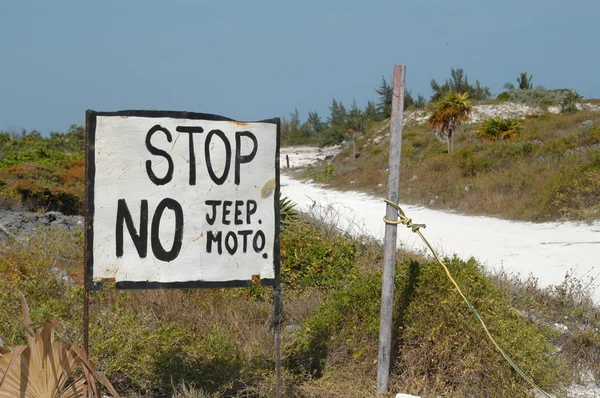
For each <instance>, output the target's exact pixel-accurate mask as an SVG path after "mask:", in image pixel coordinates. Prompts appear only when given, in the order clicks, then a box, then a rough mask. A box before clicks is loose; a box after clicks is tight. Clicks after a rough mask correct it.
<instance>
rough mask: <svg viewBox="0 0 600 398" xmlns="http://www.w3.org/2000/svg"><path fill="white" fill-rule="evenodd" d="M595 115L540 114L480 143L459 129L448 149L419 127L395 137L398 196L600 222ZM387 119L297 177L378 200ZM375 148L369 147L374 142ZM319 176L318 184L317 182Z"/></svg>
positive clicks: (532, 217)
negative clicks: (504, 136)
mask: <svg viewBox="0 0 600 398" xmlns="http://www.w3.org/2000/svg"><path fill="white" fill-rule="evenodd" d="M599 117H600V113H597V112H583V111H582V112H577V113H574V114H570V115H554V114H543V115H540V116H539V117H532V118H527V119H525V120H524V122H523V125H522V128H521V132H520V133H519V134H518V136H517V137H515V138H513V139H508V140H499V141H494V142H482V141H480V140H479V139H478V138H477V137H476V135H475V134H474V133H475V131H477V130H478V128H479V127H478V126H477V125H467V126H463V128H462V129H461V131H460V132H459V134H458V135H457V137H456V140H455V151H454V152H453V153H451V154H448V153H447V152H446V147H445V143H440V142H439V141H438V140H436V139H435V137H434V136H433V133H432V132H431V131H430V129H429V128H427V127H426V126H424V125H420V126H410V127H407V128H405V129H404V131H403V141H402V168H401V191H400V198H401V201H402V202H403V203H411V204H418V205H425V206H429V207H431V208H435V209H441V210H453V211H458V212H461V213H467V214H476V215H491V216H497V217H502V218H507V219H518V220H528V221H550V220H564V219H571V220H595V219H598V218H600V123H595V124H594V125H592V126H589V127H585V126H581V122H582V121H584V120H597V119H598V118H599ZM387 131H389V120H387V121H385V122H382V123H380V124H375V125H374V126H372V128H371V129H370V131H369V132H368V133H367V134H365V135H364V136H362V137H360V138H359V140H358V142H357V150H358V152H359V153H360V154H361V156H360V157H359V158H357V159H355V158H354V157H352V154H351V152H352V150H351V148H347V149H345V150H344V151H343V152H341V153H340V154H339V155H337V156H336V157H335V158H334V159H333V160H332V161H331V162H330V163H322V164H319V165H316V166H313V167H309V168H307V169H306V170H300V171H297V173H298V175H300V176H301V177H304V178H312V179H314V180H315V181H317V180H318V181H319V182H321V183H324V184H326V185H328V186H330V187H333V188H336V189H340V190H349V189H352V190H362V191H366V192H369V193H371V194H374V195H377V196H384V195H385V192H386V185H387V174H388V173H387V165H388V158H389V149H388V139H387V138H385V139H383V140H375V138H377V137H381V136H383V135H384V133H386V132H387ZM378 141H379V143H376V142H378ZM325 177H326V178H325Z"/></svg>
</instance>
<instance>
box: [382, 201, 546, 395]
mask: <svg viewBox="0 0 600 398" xmlns="http://www.w3.org/2000/svg"><path fill="white" fill-rule="evenodd" d="M384 200H385V202H386V203H387V204H388V205H390V206H392V207H393V208H395V209H396V210H397V211H398V217H399V220H397V221H392V220H388V219H387V218H385V217H384V218H383V221H384V222H385V223H386V224H393V225H399V224H402V225H406V227H407V228H410V229H411V230H412V232H414V233H416V234H417V235H419V236H420V237H421V239H422V240H423V242H424V243H425V244H426V245H427V247H429V250H431V253H433V256H434V257H435V259H436V260H437V262H438V263H440V265H441V266H442V267H443V268H444V271H446V275H448V278H449V279H450V281H451V282H452V284H453V285H454V287H455V288H456V290H457V291H458V293H459V294H460V296H461V297H462V298H463V300H464V301H465V303H467V306H468V307H469V309H470V310H471V311H472V312H473V314H475V317H476V318H477V319H478V320H479V322H480V323H481V326H482V327H483V330H484V331H485V333H486V334H487V336H488V338H489V339H490V340H491V341H492V343H493V344H494V346H495V347H496V348H497V349H498V351H500V353H501V354H502V356H503V357H504V358H505V359H506V361H507V362H508V363H509V364H510V366H512V367H513V369H514V370H516V371H517V373H518V374H519V375H520V376H521V377H522V378H523V379H525V380H526V381H527V382H528V383H529V384H531V385H532V386H533V387H534V388H535V389H536V390H538V391H539V392H541V393H542V394H544V396H545V397H548V398H550V395H549V394H548V393H547V392H546V391H544V390H542V389H541V387H539V386H538V385H537V384H535V383H534V382H533V380H532V379H531V378H530V377H529V376H527V375H526V374H525V372H523V371H522V370H521V369H520V368H519V367H518V366H517V364H515V363H514V362H513V360H512V359H511V358H510V357H509V356H508V354H507V353H506V351H504V349H503V348H502V347H500V345H499V344H498V343H497V342H496V340H495V339H494V337H492V334H491V333H490V331H489V330H488V328H487V326H486V325H485V322H483V319H481V316H479V313H478V312H477V310H476V309H475V307H474V306H473V304H471V302H470V301H469V299H467V297H466V296H465V295H464V294H463V292H462V290H460V287H459V286H458V284H457V283H456V281H455V280H454V278H453V277H452V274H450V270H448V267H447V266H446V264H444V262H443V261H442V259H441V258H440V257H439V256H438V254H437V253H436V251H435V250H433V247H431V244H429V241H428V240H427V239H425V237H424V236H423V234H422V233H421V231H420V229H421V228H425V224H413V222H412V220H411V219H410V218H408V217H406V215H405V214H404V211H402V209H401V208H400V206H399V205H397V204H396V203H394V202H391V201H389V200H386V199H384Z"/></svg>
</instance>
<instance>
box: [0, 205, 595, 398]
mask: <svg viewBox="0 0 600 398" xmlns="http://www.w3.org/2000/svg"><path fill="white" fill-rule="evenodd" d="M281 239H282V248H284V250H285V251H286V254H285V255H283V254H282V273H283V275H282V279H283V280H284V282H285V284H284V303H285V311H284V316H283V319H282V335H283V342H284V350H283V359H284V369H283V380H284V385H285V389H286V391H285V396H286V397H288V396H289V397H324V396H327V397H335V396H340V397H342V396H344V397H364V396H373V395H375V380H376V375H375V369H376V364H375V361H376V358H377V350H378V341H377V340H378V327H379V321H378V317H379V298H380V294H381V293H380V288H381V277H380V272H379V268H380V264H381V261H382V248H381V247H380V246H379V244H378V243H377V242H374V241H372V240H369V239H364V238H359V239H350V238H349V237H348V236H346V235H345V234H344V233H342V232H339V231H336V229H335V228H334V227H332V226H330V225H328V224H325V223H323V222H322V221H318V220H314V219H311V218H307V217H306V216H301V217H299V218H298V219H296V220H294V221H292V222H290V224H289V225H288V226H287V227H286V228H285V229H284V231H283V232H282V238H281ZM81 245H82V233H81V231H76V232H66V231H62V230H59V229H54V228H50V229H48V228H45V229H40V230H38V231H37V232H36V233H33V234H29V235H28V236H27V238H26V239H25V238H23V239H22V244H18V243H16V242H15V241H12V240H5V241H3V242H0V253H1V256H0V274H1V277H0V292H1V293H0V308H1V310H0V335H5V336H7V337H9V338H11V339H13V340H14V341H15V343H19V335H20V330H19V326H18V324H17V322H15V320H16V319H19V312H20V308H19V303H18V300H17V298H16V292H17V290H20V291H23V292H24V294H25V296H26V297H27V299H28V301H29V304H30V308H31V315H32V318H33V319H34V321H36V322H42V321H43V320H44V319H50V318H54V319H57V320H58V322H60V323H61V325H62V326H63V328H64V330H65V333H64V334H63V335H61V336H60V337H61V339H63V340H64V341H73V342H75V343H77V344H81V332H80V331H81V314H82V305H81V304H82V287H81V276H82V273H81V264H82V250H81V247H82V246H81ZM327 253H330V254H331V255H334V257H331V258H330V261H329V262H327V261H321V262H317V263H315V261H317V260H318V259H319V258H321V259H326V258H327V256H328V254H327ZM398 259H399V260H398V266H397V271H396V275H397V277H396V303H395V316H394V319H395V322H396V323H395V328H394V340H393V342H394V349H393V371H392V376H391V389H392V390H393V391H406V392H412V393H414V394H422V396H436V395H440V394H441V395H444V396H469V395H473V394H474V395H480V394H481V392H486V393H487V394H488V395H489V396H499V397H503V396H515V395H516V396H525V395H527V394H529V393H530V392H531V390H530V387H529V386H528V385H527V384H526V383H525V382H523V381H522V380H520V379H519V378H518V377H517V376H516V375H515V373H514V372H512V371H511V370H510V368H509V367H508V364H506V363H505V362H504V360H503V358H502V357H501V356H500V355H499V354H498V353H497V352H496V351H495V350H494V348H493V347H492V346H491V344H490V343H489V341H487V340H486V339H485V336H484V335H483V331H482V330H481V329H480V326H479V324H478V323H477V321H476V320H475V319H474V318H473V316H472V314H471V313H470V312H469V311H468V309H467V308H466V307H465V305H464V303H462V301H461V300H460V298H459V297H458V295H457V294H456V292H455V291H454V290H453V288H452V286H451V285H450V283H449V281H448V280H447V278H446V277H445V275H444V274H443V271H442V270H441V269H440V268H439V266H437V265H436V264H434V263H432V262H430V261H429V260H426V259H424V258H422V257H419V256H418V255H415V254H409V253H404V252H399V257H398ZM447 261H448V265H449V266H450V269H451V270H452V272H453V274H454V276H455V278H456V279H457V281H458V282H459V284H460V285H461V286H462V287H463V288H464V290H465V293H466V294H467V295H468V297H469V298H470V299H471V300H472V301H473V303H474V305H475V306H476V307H477V308H478V310H479V311H480V312H481V314H482V316H483V317H484V318H485V320H486V322H487V323H488V326H489V327H490V329H491V331H492V333H493V334H494V335H495V336H496V337H497V338H498V340H499V342H500V343H501V344H502V345H503V346H504V347H505V349H506V350H507V351H508V352H509V354H510V355H511V356H512V357H513V359H514V360H515V361H516V362H517V363H518V364H519V365H520V366H521V367H522V368H523V369H525V371H527V372H528V374H530V375H532V376H533V377H534V379H535V380H536V382H538V383H540V384H541V385H542V386H543V387H545V388H549V389H552V390H553V391H562V390H563V389H564V388H565V387H566V386H567V384H568V382H569V381H570V380H577V378H578V377H579V375H580V373H578V372H588V371H591V372H593V373H594V374H596V375H597V376H598V371H599V369H598V367H597V364H598V363H599V361H598V359H599V353H600V341H599V336H598V329H597V328H598V327H599V326H600V312H599V310H598V308H597V307H594V306H593V304H592V303H591V301H590V300H589V295H588V292H587V291H586V286H587V283H583V282H577V281H574V280H571V279H570V278H567V279H566V280H565V282H564V283H563V284H561V285H560V286H554V287H551V288H549V289H541V288H539V286H537V284H536V283H535V281H534V280H529V281H524V282H523V281H519V280H514V279H512V278H510V277H509V276H507V275H503V274H496V275H493V276H491V277H490V276H487V275H486V274H485V273H484V272H483V270H482V268H481V266H480V265H479V264H477V263H476V262H475V261H474V260H468V261H463V260H460V259H457V258H451V259H448V260H447ZM338 268H339V269H338ZM56 269H59V270H61V271H63V272H61V273H57V271H56ZM340 271H342V272H340ZM66 275H68V276H69V277H68V278H67V277H66ZM271 295H272V293H271V290H270V289H268V288H261V287H258V286H255V287H253V288H251V289H212V290H177V291H132V292H123V291H115V290H114V287H112V286H109V285H106V286H105V288H104V290H102V291H100V292H96V293H94V294H93V295H92V307H91V308H92V311H91V314H92V318H91V319H92V320H91V335H90V339H91V340H90V341H91V348H92V350H91V353H90V357H91V359H92V361H93V363H94V364H95V365H96V367H97V368H98V369H99V370H101V371H103V372H105V373H106V374H107V376H108V377H109V379H110V381H111V383H112V384H113V385H114V386H115V387H116V388H117V390H118V391H120V392H121V393H122V394H123V396H130V397H139V396H148V395H149V394H150V395H152V396H156V397H171V396H176V397H197V396H198V397H208V396H231V397H233V396H238V397H270V396H273V394H274V389H275V384H274V362H273V336H272V331H271V330H270V325H271V322H272V309H273V303H272V299H271ZM565 317H566V318H565ZM556 322H559V323H562V324H564V325H565V326H566V327H567V328H568V332H565V331H564V330H562V329H557V328H556V327H555V325H554V323H556ZM558 347H561V349H558Z"/></svg>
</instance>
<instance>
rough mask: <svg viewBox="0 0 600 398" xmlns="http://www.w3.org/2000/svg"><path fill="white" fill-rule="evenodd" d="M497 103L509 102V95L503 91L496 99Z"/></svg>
mask: <svg viewBox="0 0 600 398" xmlns="http://www.w3.org/2000/svg"><path fill="white" fill-rule="evenodd" d="M496 100H497V101H500V102H507V101H509V100H510V94H509V93H508V92H507V91H503V92H501V93H500V94H498V96H497V97H496Z"/></svg>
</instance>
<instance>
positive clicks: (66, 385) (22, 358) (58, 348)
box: [0, 294, 119, 398]
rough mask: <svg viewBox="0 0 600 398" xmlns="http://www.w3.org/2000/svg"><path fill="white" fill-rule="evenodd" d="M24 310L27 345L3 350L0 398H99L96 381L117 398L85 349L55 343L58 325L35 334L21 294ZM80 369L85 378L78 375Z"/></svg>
mask: <svg viewBox="0 0 600 398" xmlns="http://www.w3.org/2000/svg"><path fill="white" fill-rule="evenodd" d="M21 307H22V308H23V318H24V320H23V329H24V330H25V333H26V337H27V341H28V345H27V346H23V345H18V346H15V345H13V344H12V343H8V344H7V345H6V346H4V347H0V398H15V397H20V398H81V397H83V398H95V397H100V393H99V391H98V388H97V386H96V380H98V381H99V382H101V383H102V384H103V385H104V386H105V387H106V389H107V390H108V392H109V393H110V394H112V395H113V397H115V398H118V396H119V394H118V393H117V392H116V391H115V389H114V388H113V386H112V385H111V384H110V382H109V381H108V379H107V378H106V377H105V376H104V375H103V374H101V373H98V372H96V370H95V369H94V368H93V367H92V365H91V364H90V362H89V361H88V359H87V356H86V354H85V352H83V350H82V349H80V348H78V347H75V346H73V345H71V344H66V343H63V342H62V341H57V340H54V330H55V329H59V330H60V326H59V325H58V323H57V322H56V321H48V322H46V323H45V324H44V326H43V327H41V328H39V329H38V330H37V331H34V329H33V328H32V321H31V317H30V315H29V307H28V306H27V302H26V301H25V297H24V296H23V295H22V294H21ZM3 340H4V341H7V340H6V339H4V338H3ZM80 365H81V366H82V368H83V374H81V375H75V374H74V372H75V371H76V370H77V369H78V367H79V366H80Z"/></svg>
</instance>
